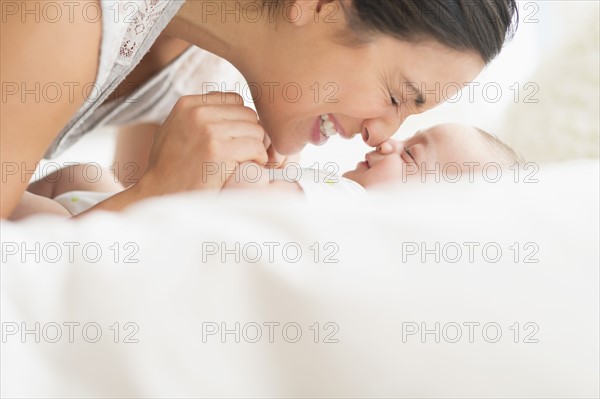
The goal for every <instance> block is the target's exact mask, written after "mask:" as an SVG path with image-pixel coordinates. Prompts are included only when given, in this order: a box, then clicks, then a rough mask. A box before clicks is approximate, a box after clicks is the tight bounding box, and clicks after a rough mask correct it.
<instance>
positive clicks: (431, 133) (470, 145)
mask: <svg viewBox="0 0 600 399" xmlns="http://www.w3.org/2000/svg"><path fill="white" fill-rule="evenodd" d="M492 162H495V163H496V164H499V165H500V166H502V167H508V166H510V165H513V164H514V163H516V162H520V159H519V157H518V156H517V154H516V153H515V152H514V150H513V149H512V148H510V147H509V146H507V145H506V144H504V143H503V142H501V141H500V140H498V139H497V138H495V137H494V136H492V135H490V134H489V133H486V132H484V131H483V130H481V129H478V128H475V127H472V126H467V125H462V124H454V123H446V124H442V125H437V126H434V127H431V128H429V129H426V130H423V131H419V132H417V133H416V134H415V135H414V136H412V137H410V138H408V139H406V140H404V141H400V142H399V141H395V140H388V141H386V142H385V143H383V144H382V145H380V146H379V147H377V149H376V150H375V151H371V152H369V153H367V154H366V156H365V160H364V161H363V162H360V163H359V164H358V165H357V166H356V169H354V170H351V171H349V172H346V173H345V174H344V177H345V178H347V179H351V180H354V181H355V182H357V183H358V184H360V185H361V186H363V187H366V188H368V187H372V186H377V185H381V184H384V183H391V182H399V181H405V180H406V178H407V175H409V174H410V175H415V172H416V171H419V170H421V169H422V168H426V169H427V170H428V171H429V170H431V171H433V170H435V168H436V163H437V167H438V168H439V169H438V170H443V169H444V166H446V165H449V164H451V163H452V166H453V168H454V170H456V165H458V166H459V167H460V168H461V170H464V171H467V170H469V169H470V168H473V169H481V168H482V167H483V166H485V165H486V164H489V163H492ZM407 171H410V172H407Z"/></svg>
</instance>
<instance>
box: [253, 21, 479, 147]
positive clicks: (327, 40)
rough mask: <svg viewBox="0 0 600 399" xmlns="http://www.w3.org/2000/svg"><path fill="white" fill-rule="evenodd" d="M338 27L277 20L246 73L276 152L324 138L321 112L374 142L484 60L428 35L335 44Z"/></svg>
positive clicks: (348, 133) (345, 131) (443, 95)
mask: <svg viewBox="0 0 600 399" xmlns="http://www.w3.org/2000/svg"><path fill="white" fill-rule="evenodd" d="M340 14H343V13H340ZM336 17H338V19H340V18H339V15H336ZM321 18H323V17H321ZM340 26H343V24H340V23H337V24H327V23H319V24H317V23H308V24H307V25H302V26H296V25H294V24H290V23H285V22H282V23H280V24H279V25H278V28H277V29H278V30H277V32H273V39H272V42H270V43H269V46H268V47H266V48H265V49H264V51H263V53H265V54H264V57H262V59H261V62H259V63H257V64H256V65H255V66H258V67H257V68H254V71H250V72H248V71H246V73H245V75H246V78H247V79H248V81H249V82H251V83H249V85H250V87H253V86H254V87H255V88H259V89H260V90H259V91H257V92H255V93H254V94H255V96H254V97H255V104H256V107H257V111H258V114H259V117H260V123H261V125H262V126H263V127H264V129H265V131H266V132H267V134H268V135H269V137H270V139H271V142H272V144H273V147H274V149H275V150H276V151H277V152H278V153H280V154H286V155H287V154H294V153H298V152H300V151H301V150H302V148H303V147H304V146H305V145H306V144H309V143H312V144H314V145H322V144H324V143H326V141H327V137H326V134H323V131H322V130H323V129H322V128H321V124H322V119H323V118H322V116H324V115H327V116H328V118H329V120H330V121H331V122H332V123H333V126H334V127H333V129H334V130H335V131H337V133H338V134H340V135H341V136H342V137H344V138H351V137H353V136H354V135H355V134H357V133H359V134H361V135H362V138H363V140H364V141H365V142H366V143H367V144H368V145H370V146H373V147H374V146H377V145H379V144H381V143H382V142H383V141H385V140H387V139H388V138H389V137H391V136H392V135H393V134H394V133H395V132H396V131H397V130H398V128H399V127H400V125H401V124H402V122H403V121H404V120H405V119H406V118H407V117H408V116H410V115H413V114H418V113H421V112H424V111H426V110H429V109H431V108H433V107H435V106H436V105H438V104H440V103H442V102H444V101H445V100H446V99H448V98H449V97H451V96H452V95H454V94H455V93H456V92H457V91H458V90H459V89H460V88H462V87H463V86H464V85H465V83H467V82H470V81H472V80H473V79H474V78H475V77H476V76H477V75H478V74H479V73H480V71H481V70H482V68H483V67H484V63H483V61H482V60H481V58H480V57H479V56H478V55H477V54H476V53H471V52H459V51H455V50H452V49H449V48H447V47H445V46H443V45H441V44H439V43H437V42H435V41H424V42H419V43H412V42H406V41H400V40H397V39H395V38H392V37H388V36H386V35H380V36H379V37H376V38H374V39H373V40H372V41H370V42H368V43H366V44H361V45H360V46H353V45H349V44H342V43H341V41H340V40H335V39H334V38H335V37H338V38H339V37H341V36H340V35H342V34H346V35H348V33H347V31H346V30H344V29H343V28H340ZM336 35H337V36H336ZM417 89H418V90H419V91H421V92H422V94H423V95H422V98H421V96H419V95H418V94H417ZM257 93H258V95H256V94H257ZM329 126H330V127H329V128H328V129H327V131H328V132H329V133H332V132H333V131H332V130H333V129H332V128H331V124H329Z"/></svg>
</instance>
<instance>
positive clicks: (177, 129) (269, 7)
mask: <svg viewBox="0 0 600 399" xmlns="http://www.w3.org/2000/svg"><path fill="white" fill-rule="evenodd" d="M98 1H99V0H87V2H84V3H79V2H78V3H77V4H78V5H81V7H78V8H75V7H73V6H71V7H70V8H69V10H68V11H69V12H68V14H67V13H66V11H65V10H59V11H60V12H61V15H62V17H57V16H58V15H59V13H58V12H57V11H55V12H54V13H53V14H50V13H51V11H50V10H46V11H45V12H46V14H45V15H42V18H41V19H40V18H35V17H39V15H33V16H32V15H31V14H32V13H33V14H35V12H39V13H44V8H46V4H43V3H42V5H40V4H38V2H25V3H20V4H17V3H16V2H9V1H6V0H2V8H3V21H2V24H3V26H2V32H3V34H2V39H1V40H2V42H1V46H2V60H1V62H2V65H1V66H2V85H3V101H2V122H1V130H0V133H1V135H2V136H1V137H2V147H1V158H2V183H1V184H2V190H1V200H2V201H1V215H0V216H1V217H2V218H8V217H10V216H11V215H14V212H15V210H16V211H17V212H19V211H22V210H23V209H36V210H38V211H48V212H61V213H65V212H63V210H62V209H60V208H59V206H58V205H57V204H56V203H53V202H52V201H51V200H48V199H47V198H42V197H39V196H36V195H34V194H32V193H28V192H26V189H27V184H28V177H30V176H31V171H33V170H34V169H35V166H36V164H37V162H39V160H40V159H41V158H42V157H43V156H44V155H45V154H47V155H50V156H51V155H53V154H54V153H56V152H57V151H60V150H62V149H63V148H64V147H65V146H67V145H69V143H70V142H72V141H73V140H72V138H73V137H77V136H78V135H80V134H82V132H85V128H86V124H87V123H88V121H89V120H94V118H96V117H97V115H96V114H95V113H97V112H98V110H99V109H100V108H99V107H100V106H101V105H103V103H106V102H110V101H111V100H113V101H114V100H118V98H119V95H122V94H123V93H125V94H127V87H129V88H131V87H132V86H133V87H140V86H142V85H143V84H144V82H146V81H148V80H149V79H150V78H151V77H152V76H153V75H156V74H157V73H159V72H160V71H161V70H162V69H163V68H164V67H165V65H167V64H169V63H170V62H171V61H172V60H174V59H176V58H177V57H178V56H179V55H180V54H181V53H183V52H184V51H185V49H186V48H187V46H189V44H192V45H195V46H198V47H201V48H203V49H205V50H208V51H210V52H213V53H215V54H217V55H219V56H221V57H223V58H225V59H227V60H228V61H230V62H231V63H232V64H233V65H234V66H235V67H237V68H238V69H239V70H240V72H241V73H242V74H243V75H244V77H245V78H246V80H247V81H248V82H249V85H250V87H251V88H253V97H254V99H255V105H256V109H257V112H258V116H260V123H259V120H258V116H257V115H256V113H255V112H254V111H252V110H251V109H249V108H247V107H244V106H243V103H242V101H241V97H240V96H238V95H236V94H232V93H227V94H224V93H209V94H207V95H198V96H187V97H183V98H181V100H180V101H179V102H178V103H177V104H176V105H175V107H174V108H173V110H172V112H171V114H170V115H169V117H168V118H167V119H166V121H165V122H164V123H163V124H162V125H161V126H160V128H159V129H158V130H157V132H156V134H155V140H154V143H153V146H152V150H151V152H150V158H149V161H148V167H147V169H146V171H145V173H144V174H143V176H142V177H141V179H140V180H139V182H137V183H136V184H134V185H132V186H130V187H129V188H128V189H127V190H125V191H123V192H121V193H119V194H118V195H115V196H113V197H111V198H109V199H108V200H106V201H104V202H102V203H100V204H98V205H97V206H96V207H95V208H94V209H106V210H120V209H122V208H123V207H125V206H127V205H129V204H131V203H133V202H136V201H138V200H140V199H143V198H146V197H151V196H156V195H161V194H168V193H175V192H180V191H186V190H195V189H200V188H218V187H221V186H222V185H223V183H224V182H223V179H222V178H221V173H210V174H209V173H206V171H207V169H206V165H222V167H224V168H226V169H227V170H233V169H234V168H235V165H236V164H238V163H240V162H245V161H256V162H261V163H264V162H267V161H268V160H269V159H271V160H273V159H274V158H275V156H274V155H275V154H283V155H289V154H294V153H297V152H299V151H300V150H301V149H302V148H303V147H304V146H305V145H306V144H308V143H313V144H323V143H325V142H326V140H327V137H328V136H330V135H331V134H334V133H338V134H340V135H342V136H343V137H346V138H350V137H352V136H354V135H355V134H358V133H359V134H360V135H361V136H362V138H363V140H364V141H365V142H366V143H367V144H368V145H370V146H377V145H379V144H380V143H382V142H383V141H385V140H386V139H388V138H389V137H390V136H392V134H394V132H396V130H397V129H398V127H399V126H400V124H401V123H402V122H403V121H404V120H405V119H406V118H407V117H408V116H410V115H412V114H416V113H420V112H424V111H426V110H428V109H431V108H433V107H434V106H436V105H438V104H439V103H441V102H442V101H443V100H444V99H445V98H447V97H448V96H451V95H452V94H454V92H456V91H457V90H458V89H459V88H460V87H462V86H463V85H464V84H465V83H466V82H469V81H471V80H472V79H473V78H475V77H476V75H478V74H479V72H480V71H481V70H482V69H483V67H484V66H485V65H486V64H487V63H488V62H489V61H491V59H493V58H494V57H495V56H496V55H497V54H498V53H499V52H500V50H501V48H502V45H503V43H504V41H505V40H506V37H507V33H509V32H512V23H513V17H514V15H515V14H516V6H515V2H514V0H481V1H477V2H474V1H470V0H428V1H422V0H270V1H263V0H243V1H234V2H233V1H226V0H219V1H215V0H210V1H209V0H193V1H191V0H188V1H186V2H183V1H180V0H164V1H158V0H138V1H137V2H135V3H134V2H114V1H109V0H105V1H103V2H102V3H98ZM53 3H54V2H53ZM32 4H33V5H32ZM54 4H57V3H54ZM71 4H73V2H71ZM132 4H133V5H135V4H137V7H138V8H137V9H135V7H134V8H133V9H131V7H129V6H130V5H132ZM100 6H101V7H100ZM19 7H22V8H26V9H25V10H24V9H19ZM94 7H95V8H96V9H97V10H100V9H101V10H102V13H101V15H102V18H91V17H90V15H89V14H90V13H89V10H90V8H92V9H93V8H94ZM127 8H129V10H128V9H127ZM32 10H33V11H32ZM84 10H85V12H84ZM49 15H51V16H52V17H49ZM132 15H133V20H132V21H133V22H131V21H127V24H128V32H126V33H124V34H121V35H119V33H115V32H116V31H117V30H118V29H117V28H115V26H116V25H115V24H112V23H111V21H112V22H119V23H120V22H125V21H124V20H125V19H126V18H131V16H132ZM117 25H118V24H117ZM122 25H123V24H121V25H120V26H122ZM138 28H139V29H138ZM109 38H111V39H110V40H109ZM119 46H120V47H119ZM117 48H118V53H117V52H116V51H115V50H116V49H117ZM148 51H149V52H148ZM146 52H148V56H146V57H144V58H143V60H142V61H141V62H140V59H141V58H142V55H143V54H145V53H146ZM110 54H113V55H114V57H112V58H111V57H109V55H110ZM150 55H151V56H150ZM138 62H139V64H138ZM126 76H127V78H125V77H126ZM50 82H51V83H53V84H54V85H56V84H59V85H62V86H67V87H69V88H71V87H85V86H86V84H88V86H89V82H96V84H95V85H94V86H93V87H94V88H99V89H98V90H97V93H94V95H93V96H92V95H89V96H87V97H85V96H72V95H68V96H67V95H62V96H55V97H52V98H50V96H48V95H47V93H46V95H44V96H42V100H41V101H40V96H39V95H38V94H39V93H32V90H34V91H35V90H36V89H38V88H42V89H40V90H43V89H45V88H53V87H54V86H52V85H51V84H50ZM111 93H117V94H112V96H110V95H111ZM42 94H44V92H43V91H42ZM326 120H329V121H330V122H331V123H329V124H328V126H327V127H324V123H325V122H326ZM357 132H358V133H357ZM265 135H266V136H265ZM268 141H270V142H271V145H272V147H271V148H270V150H271V151H269V154H270V155H271V156H269V155H268V154H267V149H266V148H265V145H264V143H265V142H268ZM172 176H177V178H173V177H172Z"/></svg>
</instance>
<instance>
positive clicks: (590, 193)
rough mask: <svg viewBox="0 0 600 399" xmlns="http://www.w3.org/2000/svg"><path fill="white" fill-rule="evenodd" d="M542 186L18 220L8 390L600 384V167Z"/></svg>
mask: <svg viewBox="0 0 600 399" xmlns="http://www.w3.org/2000/svg"><path fill="white" fill-rule="evenodd" d="M537 178H538V179H539V183H534V184H531V183H530V184H524V183H519V184H515V183H509V182H507V181H506V180H507V179H505V180H504V183H502V182H501V183H497V184H491V183H485V182H483V183H479V184H469V183H466V184H437V185H436V184H433V185H426V186H415V187H411V186H405V187H403V188H402V189H399V190H398V191H396V192H388V193H377V194H373V195H371V198H370V199H366V200H349V201H346V202H342V201H337V202H335V203H327V202H324V203H307V202H305V201H303V200H302V199H299V198H295V197H293V198H290V197H285V196H284V197H282V196H273V197H271V196H266V195H265V194H253V193H247V194H240V195H237V196H233V195H232V196H225V197H221V198H215V197H214V196H211V195H206V194H203V193H190V194H182V195H177V196H170V197H163V198H158V199H154V200H149V201H146V202H144V203H141V204H138V205H137V206H133V207H131V208H130V209H128V210H127V211H126V212H125V213H124V214H111V213H96V214H92V215H90V216H89V217H86V218H82V219H80V220H76V221H66V220H59V219H56V218H52V217H37V218H33V219H29V220H27V221H25V222H22V223H18V224H16V223H10V222H3V223H2V226H1V229H2V262H3V264H2V276H1V277H2V279H1V282H2V300H1V304H2V340H3V341H2V342H3V343H2V369H1V370H2V371H1V372H2V375H1V377H2V392H1V393H2V396H6V397H33V396H44V397H46V396H49V397H86V396H94V397H141V396H143V397H149V396H152V397H174V396H177V397H184V396H228V397H231V396H236V397H237V396H261V397H273V396H287V397H290V396H293V397H299V396H310V395H314V396H338V397H339V396H371V397H372V396H399V397H431V396H451V397H488V396H493V397H511V396H512V397H514V396H519V397H525V396H535V397H593V396H598V393H599V387H598V372H599V370H598V355H599V347H598V322H599V320H598V314H599V309H598V292H599V287H598V284H599V283H598V281H599V274H598V263H599V255H598V241H599V233H598V223H599V222H598V220H599V209H598V204H599V196H598V193H599V190H598V181H599V168H598V161H597V160H595V161H580V162H571V163H567V164H559V165H554V166H546V167H542V170H541V171H540V173H539V174H538V175H537ZM521 180H522V178H521ZM222 243H225V244H224V245H225V247H222V246H221V245H222ZM236 243H237V244H236ZM315 243H316V244H315ZM422 243H424V245H425V247H423V248H421V247H420V246H421V245H422ZM465 243H467V244H465ZM515 243H517V244H515ZM436 244H437V245H439V250H437V251H436ZM515 245H516V246H515ZM469 248H472V249H473V252H472V256H473V260H472V261H471V259H469ZM483 248H485V250H483ZM498 248H499V249H500V250H501V251H502V253H501V254H498V253H497V252H496V251H497V250H498ZM517 248H518V250H517ZM317 249H318V250H317ZM421 249H423V250H425V251H426V250H429V252H423V251H421ZM458 249H460V250H461V251H462V256H461V257H460V259H458V260H457V257H458V254H459V252H458ZM227 250H228V251H229V252H226V251H227ZM259 250H260V251H262V253H259ZM270 250H272V253H269V251H270ZM299 250H300V251H301V252H298V251H299ZM27 251H29V252H27ZM70 251H72V253H70ZM99 251H100V252H99ZM259 254H260V255H261V256H259ZM71 255H72V258H70V257H71ZM270 256H271V257H270ZM421 256H425V259H424V261H423V259H421ZM436 256H438V257H439V260H437V261H436V259H435V257H436ZM22 257H24V259H23V258H22ZM36 257H39V259H36ZM222 257H224V259H222ZM236 257H239V259H236ZM23 260H24V261H25V262H23ZM536 260H537V263H528V262H534V261H536ZM336 261H337V262H336ZM526 261H527V262H526ZM133 262H136V263H133ZM494 262H495V263H494ZM36 323H39V324H36ZM76 323H79V324H76ZM115 323H119V324H115ZM236 323H239V324H236ZM277 323H279V324H277ZM315 323H318V324H315ZM436 323H439V324H436ZM516 323H518V324H516ZM25 329H27V330H29V332H25V333H24V330H25ZM225 330H228V331H225ZM424 330H429V332H428V331H424ZM99 332H101V334H102V335H101V336H98V333H99ZM58 333H60V334H61V335H60V336H59V335H58ZM259 334H260V335H259ZM299 334H301V335H299ZM459 334H460V335H459ZM499 334H500V335H499ZM36 340H39V343H37V342H35V341H36ZM71 341H72V342H71ZM94 341H95V342H94ZM115 341H116V342H115ZM135 341H137V342H135ZM236 341H239V342H236ZM436 341H439V342H436Z"/></svg>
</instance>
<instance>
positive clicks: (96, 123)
mask: <svg viewBox="0 0 600 399" xmlns="http://www.w3.org/2000/svg"><path fill="white" fill-rule="evenodd" d="M184 1H185V0H127V1H122V0H101V1H100V6H101V11H102V43H101V47H100V60H99V66H98V72H97V75H96V81H95V85H94V88H93V90H92V91H91V93H93V95H90V97H89V98H88V99H87V100H86V101H85V102H84V104H83V105H82V106H81V107H80V109H79V110H78V111H77V113H76V114H75V115H74V117H73V118H72V119H71V121H70V122H69V123H68V124H67V126H65V128H64V129H63V130H62V131H61V132H60V133H59V135H58V136H57V137H56V139H55V140H54V141H53V142H52V144H51V145H50V147H49V148H48V150H47V152H46V154H45V158H52V157H54V156H56V155H59V154H60V153H61V152H63V151H64V150H65V149H67V148H68V147H70V146H71V145H72V144H73V143H75V142H76V141H77V140H78V139H79V138H81V136H82V135H84V134H85V133H86V132H89V131H90V130H92V129H94V128H97V127H100V126H101V125H104V124H107V123H118V122H121V123H123V122H126V121H127V120H132V118H131V116H135V115H133V114H134V113H136V112H137V113H138V114H139V113H140V112H142V111H144V108H145V111H146V112H148V111H149V108H151V105H153V104H156V102H157V100H158V99H160V98H163V97H164V95H165V92H166V91H168V88H169V86H170V82H171V80H172V78H173V76H174V70H175V69H176V67H177V66H178V65H180V64H181V63H183V62H185V60H186V59H188V58H189V57H190V54H192V53H194V52H195V51H199V49H197V48H196V49H190V50H192V51H190V50H188V51H187V52H186V53H185V54H184V55H182V56H180V57H179V58H178V59H177V60H176V61H174V62H173V63H171V65H169V67H167V68H165V69H164V70H163V71H162V72H161V73H159V74H158V75H157V76H155V77H154V78H153V79H151V81H149V82H147V83H146V84H145V85H144V86H143V87H142V88H140V89H139V90H138V91H137V92H136V93H134V94H132V95H131V96H129V97H128V98H126V99H124V100H123V99H120V100H117V101H114V102H112V103H107V104H104V105H102V104H103V102H104V101H105V100H106V98H107V97H108V96H109V94H110V93H111V92H112V91H114V90H115V89H116V88H117V86H118V85H119V83H121V81H122V80H123V79H124V78H125V77H126V76H127V75H128V74H129V73H130V72H131V71H132V70H133V69H134V67H135V66H136V65H137V64H138V63H139V62H140V60H141V59H142V57H143V56H144V55H145V54H146V52H148V50H149V49H150V47H151V45H152V44H153V43H154V41H155V40H156V38H157V37H158V35H159V34H160V32H161V31H162V30H163V29H164V28H165V27H166V25H167V24H168V23H169V21H170V20H171V19H172V18H173V17H174V16H175V14H176V13H177V11H178V10H179V8H180V7H181V6H182V5H183V3H184ZM161 96H162V97H161ZM134 108H135V109H136V110H134ZM123 109H128V112H123ZM131 111H135V112H133V113H132V112H131ZM124 115H128V117H124ZM119 117H120V119H119Z"/></svg>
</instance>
